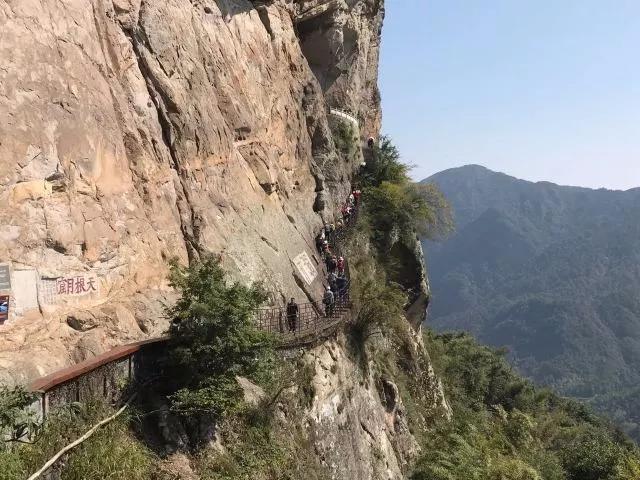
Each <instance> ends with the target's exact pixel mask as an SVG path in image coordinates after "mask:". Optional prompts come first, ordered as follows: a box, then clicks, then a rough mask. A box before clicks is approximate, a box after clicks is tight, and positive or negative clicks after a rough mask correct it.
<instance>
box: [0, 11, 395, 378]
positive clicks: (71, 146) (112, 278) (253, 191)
mask: <svg viewBox="0 0 640 480" xmlns="http://www.w3.org/2000/svg"><path fill="white" fill-rule="evenodd" d="M383 14H384V11H383V6H382V1H379V0H355V1H354V0H350V1H324V2H323V1H296V2H291V1H284V0H282V1H272V2H257V1H256V2H250V1H246V0H217V1H213V0H190V1H189V0H167V1H162V2H159V1H152V0H91V1H88V0H55V1H54V0H21V1H14V0H3V1H0V30H1V31H2V42H0V138H1V139H2V141H1V142H0V199H1V202H0V223H1V224H2V229H0V239H1V241H0V263H4V264H5V265H6V266H7V267H8V269H9V270H10V272H11V280H12V285H11V289H10V290H9V291H8V292H7V293H8V294H10V295H11V310H10V319H9V321H8V322H7V324H5V325H3V326H0V369H1V370H2V374H1V378H5V379H8V378H13V380H14V381H15V380H18V381H24V380H27V379H29V378H32V377H34V376H37V375H40V374H43V373H48V372H49V371H51V370H53V369H55V368H59V367H60V366H63V365H65V364H68V363H71V362H74V361H78V360H80V359H82V358H84V357H86V356H90V355H93V354H96V353H99V352H101V351H103V350H105V349H107V348H109V347H110V346H113V345H114V344H117V343H120V342H122V341H125V340H128V339H134V338H140V337H144V336H146V335H154V334H158V333H159V332H161V331H162V330H163V329H164V327H165V320H164V318H163V316H162V306H163V304H165V303H167V302H170V301H171V295H172V293H171V291H170V290H169V289H168V288H167V286H166V265H167V261H168V260H169V259H170V258H172V257H178V258H179V259H180V260H181V261H182V262H187V261H188V260H189V259H194V258H197V257H198V256H199V255H201V254H202V253H203V252H205V251H211V252H215V253H217V254H220V256H221V259H222V262H223V265H224V267H225V269H227V270H228V271H230V272H232V274H233V276H234V277H235V278H237V279H240V280H242V281H253V280H263V281H265V282H266V286H267V288H268V289H269V291H270V292H271V294H272V299H273V302H274V303H278V302H281V301H282V299H283V298H286V297H289V296H295V297H298V298H301V299H303V298H304V297H305V295H306V293H305V291H306V292H308V293H317V292H318V291H319V290H320V288H321V283H322V279H323V278H322V277H323V275H322V273H321V270H322V269H321V265H320V264H319V261H318V259H317V258H316V256H315V255H314V253H315V251H314V242H313V235H314V233H315V232H317V230H318V229H319V227H320V226H321V224H322V222H323V221H324V220H325V219H331V218H333V215H334V213H335V211H336V207H337V205H336V203H337V202H338V199H342V198H344V197H345V195H346V193H347V191H348V188H349V184H350V176H351V174H352V173H353V171H354V169H355V168H357V165H356V163H357V161H356V160H345V158H343V157H341V156H340V155H338V154H337V153H336V150H335V147H334V141H333V138H332V133H331V128H330V125H329V120H328V118H329V110H330V108H332V107H334V108H339V109H342V110H345V111H348V112H350V113H352V114H353V115H355V116H356V117H357V118H359V120H360V127H361V129H360V130H361V131H360V132H359V134H360V136H367V135H376V134H377V131H378V129H379V127H380V118H381V115H380V108H379V94H378V90H377V67H378V55H379V45H380V31H381V25H382V19H383ZM300 255H307V256H308V257H309V258H310V259H311V261H312V262H313V264H314V266H315V268H316V271H317V273H318V275H317V276H316V277H315V279H314V280H313V282H310V283H309V284H305V281H304V280H303V279H302V276H301V274H300V272H299V271H298V269H297V267H296V266H295V259H296V258H298V256H300ZM301 286H303V287H304V291H303V290H302V289H301Z"/></svg>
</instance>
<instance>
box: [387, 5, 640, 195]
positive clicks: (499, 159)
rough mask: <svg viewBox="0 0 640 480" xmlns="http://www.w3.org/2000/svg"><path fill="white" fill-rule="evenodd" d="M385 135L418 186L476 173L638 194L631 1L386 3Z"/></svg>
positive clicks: (635, 24)
mask: <svg viewBox="0 0 640 480" xmlns="http://www.w3.org/2000/svg"><path fill="white" fill-rule="evenodd" d="M386 10H387V15H386V19H385V26H384V31H383V42H382V60H381V68H380V86H381V90H382V105H383V115H384V123H383V131H384V132H385V133H387V134H389V135H391V137H392V138H393V139H394V141H395V143H396V144H397V145H398V147H399V148H400V151H401V153H402V155H403V158H404V160H405V161H407V162H409V163H412V164H415V165H416V168H415V169H414V171H413V172H412V174H413V176H414V177H415V178H416V179H422V178H425V177H427V176H429V175H430V174H432V173H435V172H438V171H440V170H444V169H446V168H451V167H455V166H460V165H465V164H469V163H478V164H481V165H484V166H486V167H488V168H491V169H493V170H498V171H503V172H505V173H508V174H511V175H514V176H517V177H520V178H525V179H527V180H534V181H536V180H550V181H553V182H556V183H560V184H564V185H580V186H586V187H593V188H599V187H606V188H612V189H613V188H615V189H627V188H632V187H638V186H640V0H606V1H605V0H599V1H596V0H535V1H533V0H485V1H481V0H386Z"/></svg>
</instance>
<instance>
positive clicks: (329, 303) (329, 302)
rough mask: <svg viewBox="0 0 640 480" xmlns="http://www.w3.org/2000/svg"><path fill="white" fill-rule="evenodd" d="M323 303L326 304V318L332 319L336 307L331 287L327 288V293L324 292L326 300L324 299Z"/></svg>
mask: <svg viewBox="0 0 640 480" xmlns="http://www.w3.org/2000/svg"><path fill="white" fill-rule="evenodd" d="M322 303H324V312H325V316H326V317H332V316H333V307H334V306H335V296H334V295H333V292H332V291H331V287H327V291H326V292H324V298H323V299H322Z"/></svg>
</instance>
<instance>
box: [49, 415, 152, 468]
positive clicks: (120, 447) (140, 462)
mask: <svg viewBox="0 0 640 480" xmlns="http://www.w3.org/2000/svg"><path fill="white" fill-rule="evenodd" d="M154 469H155V459H154V457H153V455H152V454H151V453H150V452H149V450H147V449H146V448H145V447H144V445H143V444H142V443H140V442H138V441H137V440H136V439H135V438H134V437H133V435H132V434H131V432H130V430H129V422H128V418H126V417H120V418H118V419H116V420H114V421H113V422H112V423H110V424H108V425H106V426H105V427H104V428H102V429H101V430H99V431H98V432H96V433H95V434H94V435H93V436H92V437H91V438H90V439H89V440H87V441H86V442H84V443H83V444H82V445H80V446H79V447H78V448H77V449H76V450H74V452H73V454H72V455H70V457H69V459H68V461H67V464H66V465H65V468H64V470H63V471H62V476H61V480H103V479H105V478H108V479H111V480H146V479H148V478H150V477H151V473H152V472H153V471H154Z"/></svg>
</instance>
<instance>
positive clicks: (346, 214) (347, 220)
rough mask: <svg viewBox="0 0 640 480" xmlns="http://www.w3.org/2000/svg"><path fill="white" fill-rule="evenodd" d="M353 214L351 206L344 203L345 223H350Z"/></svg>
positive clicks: (343, 214) (343, 216)
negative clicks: (350, 209)
mask: <svg viewBox="0 0 640 480" xmlns="http://www.w3.org/2000/svg"><path fill="white" fill-rule="evenodd" d="M350 215H351V212H350V211H349V206H348V205H346V204H345V205H343V206H342V219H343V220H344V223H345V225H346V224H348V223H349V216H350Z"/></svg>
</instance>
